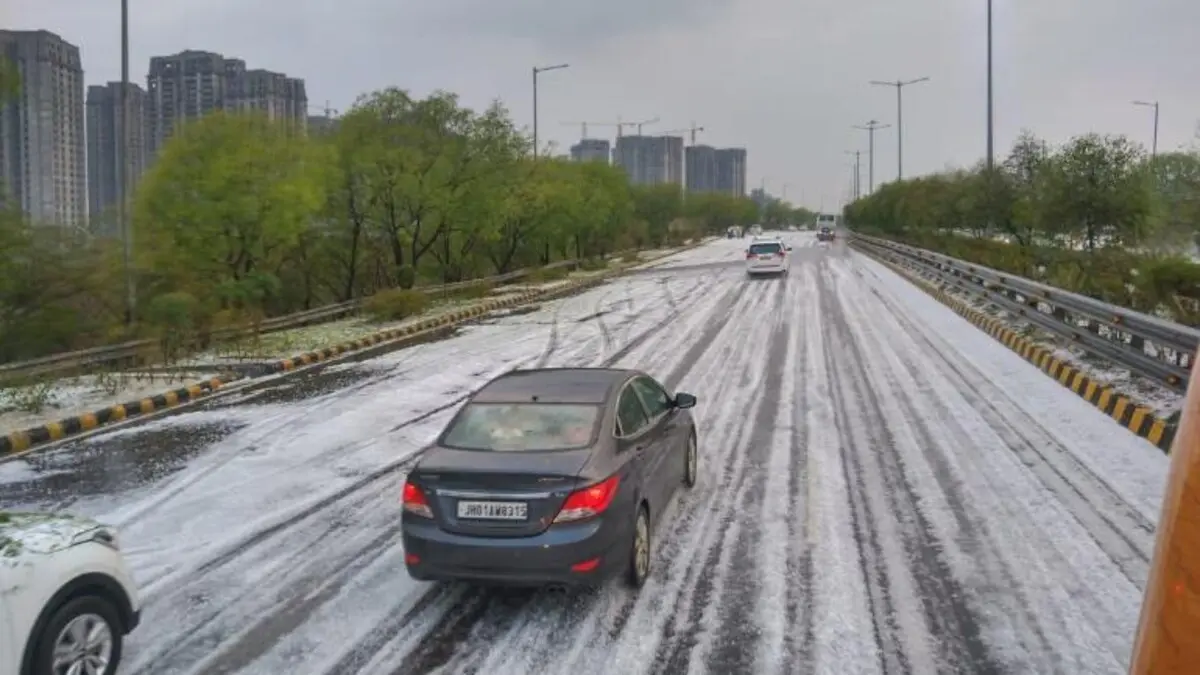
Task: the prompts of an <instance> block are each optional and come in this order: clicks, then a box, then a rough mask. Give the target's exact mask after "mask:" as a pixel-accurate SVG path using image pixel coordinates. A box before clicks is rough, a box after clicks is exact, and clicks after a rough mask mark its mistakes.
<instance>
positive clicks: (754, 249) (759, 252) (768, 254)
mask: <svg viewBox="0 0 1200 675" xmlns="http://www.w3.org/2000/svg"><path fill="white" fill-rule="evenodd" d="M791 250H792V247H791V246H788V245H787V244H785V243H783V241H782V240H780V239H765V238H759V239H756V240H755V241H754V243H752V244H750V246H749V248H747V249H746V274H748V275H749V276H754V275H756V274H787V272H788V268H789V267H790V266H791Z"/></svg>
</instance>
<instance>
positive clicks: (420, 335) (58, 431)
mask: <svg viewBox="0 0 1200 675" xmlns="http://www.w3.org/2000/svg"><path fill="white" fill-rule="evenodd" d="M688 248H690V247H688ZM673 254H674V253H672V255H673ZM623 271H625V270H624V268H619V269H616V270H612V271H609V272H605V273H602V274H598V275H596V276H594V277H590V278H588V279H584V280H581V281H578V282H575V283H569V284H564V285H563V286H560V287H558V288H553V289H548V290H547V289H537V290H533V291H528V292H525V293H521V294H519V295H512V296H508V297H505V298H497V299H495V300H490V301H487V302H483V303H480V304H478V305H473V306H471V307H465V308H463V309H460V310H457V311H453V312H448V313H446V314H442V315H439V316H436V317H430V318H428V319H424V320H421V321H418V322H416V323H412V324H409V325H407V326H402V327H400V328H392V329H389V330H384V331H380V332H378V333H373V334H371V335H368V336H366V337H362V338H359V339H357V340H351V341H349V342H344V343H342V344H338V345H334V346H332V347H326V348H324V349H318V350H314V351H310V352H305V353H303V354H299V355H297V356H293V357H291V358H287V359H281V360H279V361H275V362H273V363H271V364H270V365H269V366H268V367H267V368H266V369H264V370H263V372H261V373H258V374H257V375H256V376H255V377H262V376H266V375H271V374H275V373H282V372H288V371H292V370H296V369H297V368H303V367H305V366H310V365H313V364H316V363H320V362H322V361H328V360H329V359H332V358H334V357H337V356H342V355H345V354H349V353H352V352H357V351H360V350H363V349H368V348H370V347H375V346H378V345H381V344H384V343H391V342H394V341H397V340H402V339H405V338H407V339H408V340H410V341H412V342H419V341H423V340H425V339H427V338H428V337H429V333H430V332H433V331H441V330H445V329H447V328H450V327H452V326H455V325H457V324H460V323H463V322H465V321H469V320H471V319H473V318H476V317H478V316H482V315H484V314H487V313H488V312H494V311H496V310H498V309H506V308H510V307H516V306H519V305H523V304H526V303H529V302H531V301H533V300H552V299H555V298H558V297H562V296H565V295H569V294H571V293H575V292H578V291H582V290H587V289H589V288H592V287H594V286H597V285H599V284H601V283H603V282H604V281H607V280H608V279H610V278H612V277H613V276H615V275H617V274H619V273H621V272H623ZM401 346H403V345H401ZM244 379H248V378H247V377H246V376H245V375H242V374H229V375H222V376H219V377H214V378H211V379H208V380H205V381H203V382H197V383H195V384H189V385H188V386H186V387H180V388H178V389H173V390H171V391H167V392H163V393H161V394H157V395H155V396H151V397H149V398H143V399H139V400H136V401H130V402H128V403H120V404H117V405H113V406H109V407H107V408H101V409H99V410H95V411H93V412H88V413H83V414H81V415H75V416H72V417H67V418H64V419H60V420H57V421H54V422H47V423H45V424H40V425H38V426H35V427H29V428H27V429H21V430H20V431H14V432H11V433H9V434H7V435H5V436H0V458H3V457H6V456H10V455H14V454H18V453H22V452H25V451H27V450H30V449H32V448H35V447H37V446H39V445H45V444H47V443H53V442H55V441H59V440H62V439H64V438H69V437H71V436H76V435H79V434H82V433H85V432H88V431H92V430H93V429H97V428H99V427H102V426H105V425H108V424H115V423H117V422H121V421H124V420H127V419H130V418H133V417H137V416H140V415H146V414H148V413H152V412H158V411H161V410H165V409H167V408H173V407H175V406H178V405H182V404H184V403H189V402H191V401H195V400H197V399H199V398H203V397H205V396H208V395H210V394H213V393H215V392H216V391H217V390H219V389H220V388H221V387H223V386H225V385H228V384H230V383H232V382H236V381H240V380H244Z"/></svg>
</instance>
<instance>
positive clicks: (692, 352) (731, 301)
mask: <svg viewBox="0 0 1200 675" xmlns="http://www.w3.org/2000/svg"><path fill="white" fill-rule="evenodd" d="M750 283H751V282H749V281H748V280H743V281H742V282H740V284H739V285H738V286H737V287H736V288H735V289H733V290H731V291H730V294H729V295H727V297H726V299H725V300H724V301H723V302H721V303H719V304H718V305H717V309H716V314H718V315H719V316H720V317H721V318H720V319H718V320H717V323H716V324H714V325H712V326H710V327H709V328H708V329H706V330H705V332H704V333H702V334H701V336H700V339H699V340H697V341H696V342H694V343H692V345H691V347H689V348H688V351H687V352H685V353H684V356H683V358H682V359H681V360H680V361H679V363H677V364H676V366H675V367H674V368H672V369H671V372H670V373H669V374H668V375H667V377H666V378H665V379H664V380H663V384H664V385H666V387H667V389H668V390H669V391H673V390H674V389H675V388H676V387H677V386H678V384H679V381H680V380H682V379H683V377H684V375H686V374H687V373H688V372H689V371H691V369H692V368H693V367H695V364H696V363H697V362H698V361H699V360H700V358H701V357H702V356H703V355H704V353H705V352H707V350H708V348H709V347H710V346H711V345H712V344H713V342H714V341H715V340H716V337H717V335H719V334H720V333H721V331H723V330H724V329H725V327H726V325H728V323H729V319H730V317H731V316H732V311H731V310H732V308H734V307H737V306H738V305H739V304H740V302H741V300H742V298H743V296H744V295H745V294H746V291H747V290H748V289H749V288H750ZM781 294H782V288H780V289H779V290H777V292H776V295H781ZM773 314H774V313H773ZM746 376H747V374H746V373H743V377H746ZM674 517H675V518H677V519H681V520H682V522H690V520H689V519H688V518H686V517H685V516H684V515H683V514H680V513H679V512H678V511H677V512H676V513H675V514H674ZM636 603H637V596H636V595H630V596H629V597H627V598H626V599H625V601H624V602H623V603H621V605H620V607H619V608H618V609H617V610H616V612H615V616H614V618H613V620H612V622H611V623H610V627H609V636H610V638H611V639H616V638H617V637H619V636H620V635H621V633H622V632H623V631H624V630H625V626H626V624H627V623H628V622H629V617H630V615H631V613H632V612H633V608H634V606H635V605H636Z"/></svg>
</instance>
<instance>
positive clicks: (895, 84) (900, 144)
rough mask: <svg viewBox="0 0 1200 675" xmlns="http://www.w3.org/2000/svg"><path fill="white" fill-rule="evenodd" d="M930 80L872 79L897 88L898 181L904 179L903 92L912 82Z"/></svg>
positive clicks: (926, 79)
mask: <svg viewBox="0 0 1200 675" xmlns="http://www.w3.org/2000/svg"><path fill="white" fill-rule="evenodd" d="M928 81H929V78H928V77H918V78H917V79H915V80H896V81H895V82H886V81H883V80H871V84H873V85H875V86H877V87H895V88H896V180H898V181H899V180H904V99H903V96H902V93H901V92H903V91H904V88H905V87H907V86H908V85H910V84H917V83H918V82H928Z"/></svg>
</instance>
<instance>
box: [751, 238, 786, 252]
mask: <svg viewBox="0 0 1200 675" xmlns="http://www.w3.org/2000/svg"><path fill="white" fill-rule="evenodd" d="M782 250H783V247H782V246H780V245H779V242H774V241H771V242H766V243H755V244H750V253H752V254H754V255H770V254H772V253H779V252H780V251H782Z"/></svg>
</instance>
